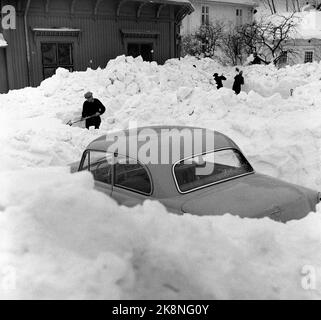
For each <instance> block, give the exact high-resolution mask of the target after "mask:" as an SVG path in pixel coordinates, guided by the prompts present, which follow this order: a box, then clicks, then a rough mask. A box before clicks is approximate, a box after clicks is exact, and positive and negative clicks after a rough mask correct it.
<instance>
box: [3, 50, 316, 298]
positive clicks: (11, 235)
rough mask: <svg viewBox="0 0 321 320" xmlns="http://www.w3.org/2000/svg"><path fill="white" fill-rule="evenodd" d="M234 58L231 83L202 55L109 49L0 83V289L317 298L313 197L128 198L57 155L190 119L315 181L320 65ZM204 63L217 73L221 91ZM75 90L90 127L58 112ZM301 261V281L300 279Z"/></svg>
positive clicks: (276, 170) (75, 108)
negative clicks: (246, 207)
mask: <svg viewBox="0 0 321 320" xmlns="http://www.w3.org/2000/svg"><path fill="white" fill-rule="evenodd" d="M243 70H244V76H245V82H246V85H245V86H244V92H243V93H241V94H240V95H239V96H235V95H234V93H233V91H232V90H231V89H230V88H231V86H232V82H233V77H234V75H235V70H234V68H229V67H223V66H220V65H218V64H217V63H216V62H214V61H212V60H209V59H203V60H196V59H193V58H188V57H187V58H184V59H181V60H175V59H173V60H169V61H167V63H166V64H165V65H163V66H159V65H157V64H155V63H147V62H143V61H142V60H141V58H136V59H133V58H131V57H124V56H122V57H118V58H117V59H115V60H112V61H110V62H109V63H108V65H107V67H106V68H105V69H98V70H87V71H86V72H73V73H69V72H68V71H66V70H64V69H59V70H58V71H57V74H56V75H55V76H53V77H52V78H50V79H47V80H45V81H44V82H43V83H42V84H41V85H40V87H38V88H26V89H23V90H18V91H11V92H9V94H6V95H0V144H1V146H2V152H1V154H0V162H1V169H0V171H1V172H0V176H1V178H0V179H1V182H2V183H1V185H2V190H1V192H0V270H5V271H4V273H5V276H6V277H7V278H8V277H9V280H10V279H11V280H12V278H10V276H12V277H13V280H15V281H11V282H10V281H7V280H8V279H7V278H6V277H2V279H4V280H3V281H5V283H6V284H7V285H6V286H2V290H1V289H0V298H5V297H10V298H77V299H81V298H112V299H118V298H125V299H132V298H137V299H140V298H157V299H162V298H164V299H165V298H166V299H172V298H173V299H183V298H186V299H189V298H191V299H192V298H199V299H201V298H209V299H221V298H227V299H240V298H245V299H250V298H262V299H269V298H305V299H308V298H317V299H320V298H321V297H320V290H321V289H320V286H321V284H320V265H319V263H320V253H319V251H320V250H319V247H320V240H321V239H320V230H321V229H320V208H319V210H318V213H311V214H310V215H309V216H308V217H306V218H305V219H303V220H301V221H293V222H290V223H288V224H286V225H283V224H279V223H276V222H273V221H271V220H268V219H264V220H247V219H243V220H242V219H240V218H238V217H232V216H230V215H228V214H227V215H225V216H224V217H202V218H201V217H196V216H190V215H184V216H176V215H172V214H170V213H167V212H166V210H165V209H164V208H163V207H162V206H161V205H160V204H158V203H152V202H147V203H145V204H144V205H143V206H140V207H137V208H134V209H128V208H122V207H118V206H117V205H116V204H115V203H114V202H113V201H112V200H111V199H109V198H107V197H106V196H104V195H103V194H100V193H98V192H96V191H94V190H93V181H92V178H91V177H90V176H89V175H87V174H86V173H81V174H76V175H70V174H69V172H68V169H66V168H57V166H66V165H67V164H68V163H71V162H73V161H77V160H79V158H80V156H81V153H82V151H83V149H84V148H85V147H86V145H87V144H88V143H89V142H90V141H91V140H93V139H94V138H96V137H97V136H99V135H101V134H103V133H104V132H106V131H110V130H115V129H121V128H125V127H128V126H129V125H133V124H134V125H137V126H141V125H146V124H162V123H166V124H184V125H197V126H203V127H208V128H212V129H216V130H218V131H222V132H223V133H225V134H227V135H228V136H230V137H231V138H232V139H233V140H234V141H235V142H236V143H237V144H238V145H239V146H240V147H241V149H242V150H243V151H244V153H245V155H246V156H247V157H248V158H249V160H250V162H251V163H252V165H253V166H254V168H255V169H256V170H257V171H259V172H262V173H266V174H270V175H272V176H274V177H277V178H281V179H284V180H287V181H289V182H292V183H297V184H301V185H303V186H306V187H309V188H314V189H319V190H321V176H320V156H319V155H320V147H321V117H320V107H321V89H320V88H321V86H320V84H321V81H320V78H321V64H318V63H314V64H306V65H298V66H294V67H288V68H284V69H280V70H277V69H275V68H274V67H273V66H248V67H244V68H243ZM214 72H218V73H224V75H225V76H226V77H227V78H228V80H227V81H226V82H225V83H224V86H225V87H224V88H222V89H221V90H216V87H215V85H214V84H213V82H212V74H213V73H214ZM291 89H293V90H294V91H293V95H292V96H290V90H291ZM88 90H91V91H93V92H94V94H95V97H97V98H99V99H100V100H101V101H102V102H103V103H104V104H105V105H106V107H107V111H106V114H104V115H103V117H102V118H103V119H102V120H103V121H102V125H101V130H99V131H97V130H89V131H88V130H83V129H82V128H81V127H69V126H67V125H66V122H67V121H68V120H70V119H72V118H77V117H79V116H80V113H81V108H82V103H83V101H84V99H83V94H84V93H85V92H86V91H88ZM132 121H136V122H135V123H132ZM39 168H40V169H39ZM4 186H5V188H4ZM306 266H308V267H309V266H312V267H313V268H314V269H313V270H315V272H316V280H317V281H318V282H317V283H316V287H315V289H314V290H304V288H303V287H304V286H303V284H302V281H303V280H304V279H303V278H304V274H305V271H306V269H305V267H306ZM302 277H303V278H302ZM6 279H7V280H6ZM302 279H303V280H302ZM303 282H304V281H303ZM10 284H11V285H12V286H11V285H10ZM13 284H14V285H13Z"/></svg>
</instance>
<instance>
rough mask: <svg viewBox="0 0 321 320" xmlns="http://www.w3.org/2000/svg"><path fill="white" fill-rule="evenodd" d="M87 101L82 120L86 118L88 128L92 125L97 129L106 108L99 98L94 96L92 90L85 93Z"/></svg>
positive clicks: (84, 105)
mask: <svg viewBox="0 0 321 320" xmlns="http://www.w3.org/2000/svg"><path fill="white" fill-rule="evenodd" d="M85 99H86V101H85V102H84V104H83V110H82V120H86V128H87V129H89V127H91V126H95V129H99V127H100V123H101V118H100V115H102V114H103V113H104V112H105V111H106V108H105V106H104V105H103V104H102V103H101V102H100V101H99V100H98V99H95V98H94V97H93V94H92V92H87V93H86V94H85Z"/></svg>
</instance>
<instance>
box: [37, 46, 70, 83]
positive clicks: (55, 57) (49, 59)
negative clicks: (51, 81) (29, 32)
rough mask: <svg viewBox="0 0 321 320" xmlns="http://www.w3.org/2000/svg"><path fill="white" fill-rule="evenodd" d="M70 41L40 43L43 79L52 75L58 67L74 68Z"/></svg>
mask: <svg viewBox="0 0 321 320" xmlns="http://www.w3.org/2000/svg"><path fill="white" fill-rule="evenodd" d="M72 49H73V48H72V43H54V42H49V43H42V44H41V53H42V67H43V77H44V79H46V78H49V77H51V76H53V75H54V74H55V72H56V70H57V69H58V68H65V69H68V70H69V71H73V70H74V61H73V50H72Z"/></svg>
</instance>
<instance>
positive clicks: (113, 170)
mask: <svg viewBox="0 0 321 320" xmlns="http://www.w3.org/2000/svg"><path fill="white" fill-rule="evenodd" d="M118 157H124V158H126V159H129V160H133V161H135V162H136V163H137V164H139V165H140V166H142V167H143V168H144V169H145V171H146V172H147V175H148V178H149V181H150V192H149V193H145V192H143V191H139V190H135V189H132V188H128V187H125V186H122V185H118V184H116V183H115V181H116V164H117V161H114V164H113V169H112V186H113V188H114V187H117V188H120V189H124V190H128V191H131V192H134V193H138V194H141V195H144V196H149V197H150V196H152V194H153V193H154V183H153V179H152V175H151V173H150V171H149V169H148V167H147V166H146V165H145V164H143V163H142V162H140V161H139V160H138V159H133V158H131V157H128V156H125V155H122V154H117V158H118Z"/></svg>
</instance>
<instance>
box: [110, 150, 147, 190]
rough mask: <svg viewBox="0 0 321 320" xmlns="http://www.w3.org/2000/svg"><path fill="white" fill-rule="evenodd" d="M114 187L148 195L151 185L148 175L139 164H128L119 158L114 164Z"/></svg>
mask: <svg viewBox="0 0 321 320" xmlns="http://www.w3.org/2000/svg"><path fill="white" fill-rule="evenodd" d="M115 186H118V187H123V188H126V189H130V190H132V191H136V192H140V193H144V194H146V195H150V194H151V192H152V183H151V180H150V177H149V174H148V172H147V170H146V168H145V167H144V166H142V165H141V164H140V163H130V161H129V159H128V158H126V157H121V156H119V157H118V159H117V162H116V164H115Z"/></svg>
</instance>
